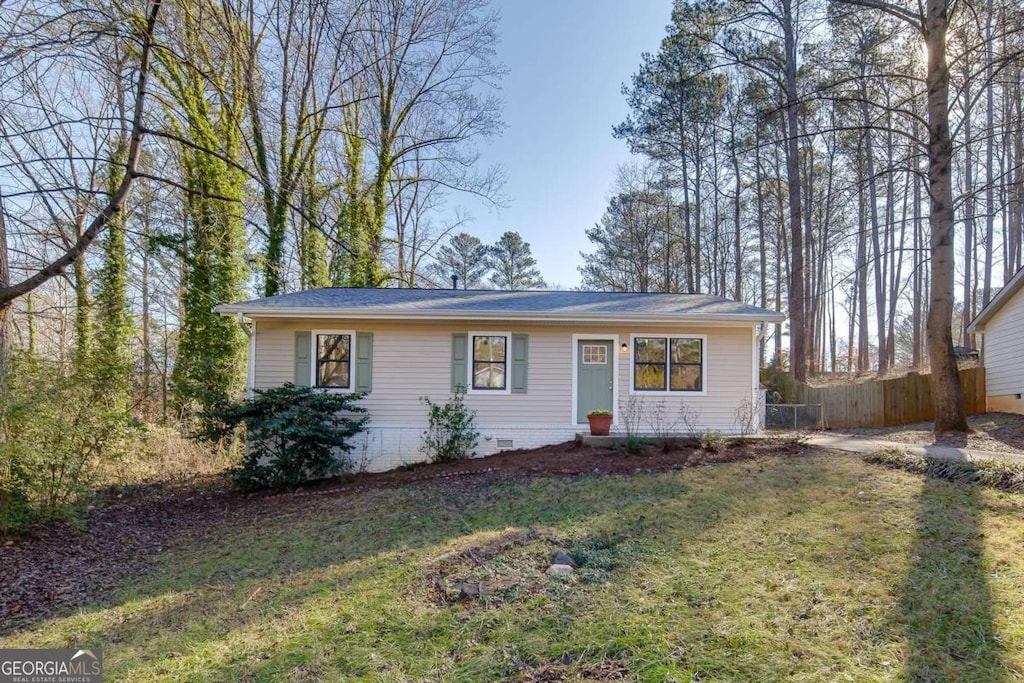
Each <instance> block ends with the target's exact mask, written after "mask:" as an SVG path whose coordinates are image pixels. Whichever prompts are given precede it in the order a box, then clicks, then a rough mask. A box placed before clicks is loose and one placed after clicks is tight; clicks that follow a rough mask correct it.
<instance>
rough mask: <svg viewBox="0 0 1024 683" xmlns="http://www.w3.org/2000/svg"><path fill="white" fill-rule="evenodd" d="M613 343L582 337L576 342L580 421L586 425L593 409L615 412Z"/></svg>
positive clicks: (577, 413)
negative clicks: (613, 403) (613, 408)
mask: <svg viewBox="0 0 1024 683" xmlns="http://www.w3.org/2000/svg"><path fill="white" fill-rule="evenodd" d="M612 360H613V356H612V342H611V341H610V340H607V339H581V340H580V341H579V342H577V343H576V422H577V424H586V422H587V414H588V413H590V412H591V411H593V410H607V411H608V412H613V411H612V407H613V406H612V400H613V395H612V389H613V378H612V367H613V364H612Z"/></svg>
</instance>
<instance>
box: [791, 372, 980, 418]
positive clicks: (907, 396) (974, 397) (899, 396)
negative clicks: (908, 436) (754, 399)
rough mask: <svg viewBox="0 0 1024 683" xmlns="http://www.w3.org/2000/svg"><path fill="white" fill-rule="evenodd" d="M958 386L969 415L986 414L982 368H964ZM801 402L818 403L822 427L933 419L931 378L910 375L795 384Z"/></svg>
mask: <svg viewBox="0 0 1024 683" xmlns="http://www.w3.org/2000/svg"><path fill="white" fill-rule="evenodd" d="M960 386H961V387H963V390H964V404H965V405H966V407H967V414H968V415H975V414H977V413H983V412H985V368H964V369H963V370H961V371H960ZM797 396H798V401H799V402H800V403H810V404H821V415H822V420H823V422H824V424H823V425H822V426H823V427H831V428H841V427H894V426H896V425H905V424H911V423H914V422H928V421H929V420H933V419H934V418H935V413H934V412H933V410H932V378H931V375H917V374H910V375H906V376H905V377H898V378H896V379H883V380H870V381H867V382H861V383H859V384H841V385H836V386H830V387H809V386H806V385H803V384H798V385H797Z"/></svg>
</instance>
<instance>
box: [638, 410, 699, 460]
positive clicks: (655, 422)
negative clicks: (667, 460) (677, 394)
mask: <svg viewBox="0 0 1024 683" xmlns="http://www.w3.org/2000/svg"><path fill="white" fill-rule="evenodd" d="M687 410H689V408H687V406H685V405H680V406H679V409H678V410H676V411H673V410H672V407H671V406H670V405H669V404H668V403H667V402H666V401H658V402H657V403H655V404H654V405H652V406H650V408H649V409H648V411H647V415H646V418H647V425H648V426H649V427H650V428H651V433H652V434H653V435H654V438H655V439H657V440H658V443H660V444H661V449H662V450H663V451H664V452H666V453H668V452H669V451H671V450H673V449H674V448H675V447H676V446H678V445H679V427H680V425H681V424H683V416H684V413H685V411H687Z"/></svg>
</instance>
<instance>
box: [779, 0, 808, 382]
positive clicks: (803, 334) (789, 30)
mask: <svg viewBox="0 0 1024 683" xmlns="http://www.w3.org/2000/svg"><path fill="white" fill-rule="evenodd" d="M782 12H783V16H782V31H783V43H784V48H785V53H786V68H785V85H786V128H787V136H786V185H787V189H788V191H789V231H790V247H791V252H790V254H791V261H790V272H789V365H790V369H791V371H792V373H793V377H794V378H795V379H796V380H797V381H800V382H803V381H804V380H805V379H806V378H807V365H806V363H807V329H806V319H805V315H804V311H805V307H806V302H805V301H804V235H803V230H804V226H803V220H802V211H803V206H802V205H801V201H800V144H799V140H798V139H797V132H798V130H799V125H798V123H799V108H800V99H799V93H798V92H797V83H796V74H797V60H796V56H797V46H796V27H795V20H794V18H793V0H782Z"/></svg>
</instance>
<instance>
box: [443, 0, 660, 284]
mask: <svg viewBox="0 0 1024 683" xmlns="http://www.w3.org/2000/svg"><path fill="white" fill-rule="evenodd" d="M494 6H495V7H496V8H497V9H498V10H499V11H500V12H501V28H500V30H501V43H500V44H499V45H498V47H497V50H498V57H499V59H500V60H501V61H502V62H503V63H504V64H505V65H506V66H507V67H508V68H509V70H510V72H509V74H508V76H507V77H506V78H505V79H504V81H503V82H502V93H501V95H502V97H503V98H504V100H505V116H504V118H505V123H506V124H507V125H508V127H507V129H506V130H505V132H504V134H503V135H502V136H501V137H500V138H498V139H496V140H494V141H492V142H489V143H485V144H484V145H483V146H482V149H481V151H482V153H483V158H482V159H481V162H482V163H484V164H485V165H491V164H495V163H497V164H500V165H501V166H502V167H503V168H504V169H505V173H506V175H507V179H508V180H507V183H506V185H505V188H504V194H505V196H506V197H507V198H508V200H509V203H508V207H507V208H502V209H489V208H487V207H484V206H479V205H474V204H472V203H471V202H468V201H467V200H466V199H465V198H454V197H453V199H454V200H455V202H454V203H458V204H462V205H465V206H466V208H467V209H469V211H470V212H471V213H472V214H473V216H474V217H475V221H474V222H473V223H472V224H471V225H469V226H468V227H467V229H468V232H471V233H473V234H475V235H477V236H478V237H479V238H480V239H482V240H483V241H484V242H487V243H490V242H493V241H494V240H495V239H497V237H498V236H499V235H500V234H501V233H502V232H504V231H505V230H517V231H518V232H519V233H520V234H521V235H522V236H523V238H524V239H525V240H526V241H527V242H529V243H530V246H531V247H532V249H533V254H534V256H535V257H536V258H537V261H538V263H539V266H540V269H541V273H542V274H543V275H544V278H545V279H546V280H547V282H548V284H549V285H551V284H560V285H562V286H564V287H572V286H575V285H577V284H578V283H579V273H578V272H577V270H576V267H577V266H578V265H579V264H580V258H579V252H580V251H584V250H588V249H589V246H588V245H589V243H588V242H587V238H586V235H584V230H586V229H587V228H589V227H590V226H591V225H593V224H594V223H596V222H597V221H598V220H600V218H601V214H602V213H603V212H604V207H605V204H606V203H607V199H608V196H609V192H610V190H611V186H612V183H613V182H614V179H615V168H616V166H617V165H618V164H619V163H620V162H624V161H628V160H629V158H630V154H629V152H628V150H627V149H626V144H625V142H623V141H621V140H616V139H614V138H613V137H612V126H613V125H615V124H617V123H620V122H621V121H622V120H623V119H624V118H625V117H626V114H627V108H626V103H625V98H624V97H623V96H622V94H621V92H620V89H621V86H622V84H623V83H625V82H628V81H629V78H630V75H631V74H633V72H635V71H636V69H637V67H638V66H639V65H640V54H641V53H642V52H655V51H656V50H657V49H658V45H659V44H660V42H661V38H662V37H663V36H664V34H665V26H666V25H667V24H668V22H669V17H670V14H671V11H672V0H627V1H623V0H547V1H544V0H504V1H500V0H498V1H497V2H495V5H494Z"/></svg>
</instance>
